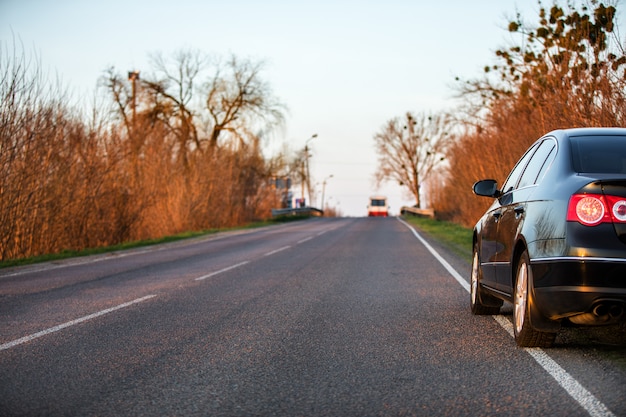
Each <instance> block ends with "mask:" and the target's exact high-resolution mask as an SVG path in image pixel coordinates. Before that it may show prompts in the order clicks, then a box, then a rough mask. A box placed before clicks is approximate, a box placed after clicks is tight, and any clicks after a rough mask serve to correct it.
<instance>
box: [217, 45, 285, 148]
mask: <svg viewBox="0 0 626 417" xmlns="http://www.w3.org/2000/svg"><path fill="white" fill-rule="evenodd" d="M262 68H263V64H262V63H253V62H251V61H248V60H240V59H238V58H237V57H235V56H232V57H231V58H230V59H229V60H228V61H227V62H226V64H225V65H218V68H217V71H216V72H215V75H214V77H213V78H212V79H211V80H210V81H209V82H208V83H207V84H206V90H207V91H206V109H207V110H208V112H209V117H210V122H211V134H210V142H209V143H210V146H211V148H214V147H215V146H216V145H217V144H218V140H219V139H220V137H221V136H222V135H223V133H224V132H230V133H231V134H232V136H233V137H235V138H236V139H238V140H240V141H241V140H244V138H245V136H246V135H250V134H251V132H252V131H253V130H252V129H257V130H264V129H266V128H267V127H275V126H277V125H279V124H281V123H282V122H283V119H284V110H285V108H284V106H283V105H282V104H281V103H280V102H279V101H278V100H277V99H276V98H275V97H274V96H273V94H272V92H271V90H270V88H269V85H268V84H267V83H265V82H264V81H263V80H262V79H261V77H260V73H261V69H262ZM252 136H255V135H252Z"/></svg>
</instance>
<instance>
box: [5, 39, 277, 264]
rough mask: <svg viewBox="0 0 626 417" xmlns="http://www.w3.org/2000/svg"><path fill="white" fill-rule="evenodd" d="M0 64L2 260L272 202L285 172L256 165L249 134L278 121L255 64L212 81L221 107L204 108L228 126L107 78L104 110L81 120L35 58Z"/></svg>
mask: <svg viewBox="0 0 626 417" xmlns="http://www.w3.org/2000/svg"><path fill="white" fill-rule="evenodd" d="M14 49H15V48H14ZM0 56H1V61H0V99H1V100H0V260H6V259H15V258H21V257H28V256H34V255H40V254H45V253H53V252H58V251H62V250H65V249H73V250H79V249H83V248H90V247H97V246H105V245H112V244H118V243H122V242H125V241H130V240H137V239H147V238H155V237H161V236H165V235H170V234H175V233H179V232H184V231H190V230H205V229H211V228H216V227H227V226H235V225H240V224H242V223H245V222H249V221H254V220H259V219H264V218H267V217H269V216H270V208H271V207H273V206H274V205H275V204H276V202H277V199H278V196H277V194H276V192H275V190H272V189H271V187H269V184H270V182H269V179H270V178H271V177H272V175H274V173H275V170H280V169H282V167H281V166H274V165H273V162H271V161H267V160H266V159H265V158H264V157H263V155H262V153H261V149H260V146H259V138H258V137H256V136H254V135H250V134H249V132H250V130H251V128H252V127H259V126H261V125H262V123H261V122H262V121H263V119H264V118H265V119H266V120H269V122H268V125H267V126H268V128H269V126H270V125H273V124H275V122H276V120H278V119H280V117H281V114H280V106H278V105H277V104H276V103H277V102H276V101H275V99H274V98H273V97H272V96H271V95H268V96H263V95H267V94H269V90H268V89H267V86H266V85H265V84H264V83H263V82H262V81H261V80H260V79H259V78H258V77H259V66H254V65H250V64H249V63H247V62H246V63H245V65H242V66H241V67H237V61H232V62H231V63H230V65H231V67H229V68H230V69H231V70H232V71H234V74H235V76H234V78H233V79H231V80H219V82H217V84H216V85H219V86H220V88H222V90H219V91H216V92H215V94H214V98H216V100H217V98H218V97H221V98H222V100H221V102H222V103H226V105H227V107H226V108H224V109H220V108H217V107H215V105H214V104H213V107H212V108H211V109H210V110H211V112H212V113H211V114H212V115H214V116H222V115H223V114H226V115H227V116H228V117H229V118H230V119H229V118H226V117H224V118H222V119H216V120H218V122H219V123H225V122H226V121H228V122H229V123H231V124H230V125H224V124H222V125H220V126H216V125H210V124H209V126H208V128H207V124H206V120H207V118H206V117H202V109H196V108H193V107H192V106H191V105H190V103H191V102H192V101H193V100H191V97H190V96H188V95H187V93H188V94H192V93H194V94H197V93H198V92H197V91H188V92H187V93H185V95H183V96H181V97H178V98H177V97H174V96H171V95H169V93H168V90H167V83H164V82H157V81H153V82H152V84H150V83H149V82H148V83H146V85H145V86H144V87H145V88H143V89H140V90H139V91H138V93H137V96H136V97H132V96H131V95H130V91H131V88H130V84H129V82H128V81H126V80H124V79H122V78H121V77H119V76H114V74H113V73H112V72H109V73H108V78H106V81H107V82H106V83H105V87H106V91H107V92H108V94H109V97H110V99H111V106H110V108H107V107H102V109H101V110H94V112H93V114H94V116H93V119H92V120H91V121H89V122H87V121H85V120H83V119H82V118H81V117H79V116H78V114H79V112H77V111H75V110H72V109H70V108H69V107H67V106H66V105H65V104H64V103H67V102H68V101H69V100H68V98H67V96H66V95H65V94H64V93H63V90H62V89H61V88H60V87H57V86H54V85H50V83H48V82H47V80H46V79H45V78H44V77H43V76H42V74H41V72H40V71H39V65H38V62H37V61H36V60H33V59H30V60H29V59H28V58H27V57H26V55H25V54H17V53H9V52H7V51H4V53H3V54H0ZM188 63H189V62H188V61H186V60H183V62H182V63H181V65H182V64H185V65H186V64H188ZM188 75H189V74H188ZM214 81H215V80H214ZM229 82H235V84H234V85H233V86H232V88H231V87H229V86H228V83H229ZM238 82H240V83H242V84H241V85H239V84H237V83H238ZM185 83H186V81H185V80H178V85H179V86H180V85H188V84H185ZM246 88H250V90H246ZM253 88H254V90H253ZM220 94H221V96H220ZM249 94H253V95H252V96H248V95H249ZM229 100H230V102H229ZM196 101H197V100H196ZM133 102H134V103H136V104H135V107H133V106H131V103H133ZM238 105H239V106H240V107H237V106H238ZM246 106H247V107H246ZM264 111H265V112H266V113H263V112H264ZM223 112H226V113H223ZM232 112H234V113H235V114H237V113H238V112H239V114H240V115H241V117H240V118H237V117H232ZM255 115H258V117H255ZM242 120H245V121H248V122H249V123H251V126H247V125H245V124H243V122H242ZM218 139H220V140H219V141H218Z"/></svg>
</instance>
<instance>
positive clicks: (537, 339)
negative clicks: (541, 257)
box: [513, 251, 556, 348]
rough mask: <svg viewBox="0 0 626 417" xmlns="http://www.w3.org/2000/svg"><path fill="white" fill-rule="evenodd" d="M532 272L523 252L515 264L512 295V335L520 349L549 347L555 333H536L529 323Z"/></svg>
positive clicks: (526, 253) (526, 255)
mask: <svg viewBox="0 0 626 417" xmlns="http://www.w3.org/2000/svg"><path fill="white" fill-rule="evenodd" d="M531 281H532V270H531V268H530V258H529V256H528V252H527V251H524V252H522V254H521V255H520V257H519V261H518V262H517V273H516V276H515V293H514V295H513V333H514V337H515V342H516V343H517V345H518V346H520V347H544V348H547V347H551V346H552V344H553V343H554V339H555V338H556V333H551V332H541V331H537V330H535V329H534V328H533V327H532V323H531V308H532V306H531V303H530V293H531Z"/></svg>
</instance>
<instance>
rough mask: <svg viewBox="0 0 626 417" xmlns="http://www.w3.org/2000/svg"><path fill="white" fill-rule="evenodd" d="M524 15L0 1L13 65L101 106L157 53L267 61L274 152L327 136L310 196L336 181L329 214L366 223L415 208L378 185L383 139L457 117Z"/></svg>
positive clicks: (463, 4) (506, 8) (510, 6)
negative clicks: (460, 100) (113, 80)
mask: <svg viewBox="0 0 626 417" xmlns="http://www.w3.org/2000/svg"><path fill="white" fill-rule="evenodd" d="M545 3H548V4H550V3H551V2H550V1H546V2H545ZM516 11H520V12H522V15H523V16H524V17H525V20H527V21H528V22H532V23H535V22H536V21H537V11H538V6H537V3H536V1H535V0H474V1H467V0H440V1H436V0H428V1H426V0H384V1H372V0H359V1H348V0H318V1H306V2H305V1H295V0H293V1H288V0H265V1H253V0H221V1H217V0H205V1H200V0H176V1H172V0H169V1H164V0H138V1H133V0H106V1H100V0H0V40H1V42H2V43H1V45H0V46H1V48H2V50H3V55H4V52H5V51H6V50H7V49H8V46H9V45H11V44H12V43H13V41H14V39H16V40H17V41H20V42H22V43H23V45H24V49H26V52H27V53H31V52H35V53H37V54H38V55H39V56H40V58H41V65H42V67H43V68H44V70H46V71H48V72H49V73H50V74H51V78H54V77H57V76H58V77H59V78H60V79H61V80H62V83H63V85H65V86H66V87H68V88H69V90H70V91H71V92H73V94H75V95H76V96H77V97H90V96H93V95H94V94H95V89H96V84H97V80H98V78H99V77H100V76H101V75H102V74H103V72H104V70H105V69H107V68H109V67H111V66H113V67H115V68H116V69H117V70H118V71H119V72H120V73H125V71H130V70H139V71H141V70H144V69H145V70H148V69H150V65H149V64H148V63H149V59H148V57H149V54H150V53H154V52H161V53H163V55H165V56H171V55H172V54H173V53H174V52H176V51H179V50H183V49H198V50H201V51H203V52H206V53H209V54H217V55H222V56H226V55H229V54H231V53H232V54H235V55H237V56H239V57H242V58H252V59H254V60H263V61H264V62H265V69H264V72H263V78H264V79H265V80H267V81H268V82H269V83H270V85H271V86H272V88H273V91H274V93H275V95H276V96H277V97H278V98H279V99H280V100H281V101H282V102H283V103H285V104H286V105H287V107H288V109H289V110H288V114H287V119H286V124H285V127H284V129H283V130H282V131H279V132H277V134H276V137H275V138H273V139H272V143H269V144H268V149H273V148H278V147H279V145H278V144H279V143H280V142H287V143H289V146H290V147H291V148H292V149H294V150H298V149H302V148H303V147H304V145H305V142H306V141H307V139H309V138H310V137H311V136H312V135H313V134H317V135H318V136H317V137H316V138H315V139H313V140H311V141H310V142H309V147H310V148H311V155H312V157H311V159H310V165H311V175H312V177H313V180H312V182H313V184H316V183H317V184H320V183H322V182H323V181H324V179H325V178H327V177H329V176H330V175H333V178H330V179H328V181H327V186H326V193H325V198H326V202H328V203H329V204H330V205H332V206H336V207H337V208H339V209H340V210H341V211H342V212H343V213H344V214H345V215H350V216H363V215H366V206H367V204H368V197H369V196H370V195H372V194H384V195H387V196H388V197H389V200H390V205H391V209H392V212H393V213H397V212H398V210H399V209H400V207H401V206H402V205H404V204H408V205H411V204H413V201H412V199H411V198H408V196H405V195H404V193H403V192H402V190H401V189H400V188H399V187H398V186H397V185H395V184H385V185H383V186H381V187H380V188H377V187H376V186H375V184H374V182H373V174H374V172H375V170H376V167H377V156H376V153H375V149H374V141H373V136H374V135H375V134H376V133H377V132H378V131H380V129H381V128H382V126H383V125H384V124H385V123H386V122H387V121H388V120H390V119H392V118H394V117H400V116H403V115H404V114H405V113H406V112H407V111H412V112H429V111H439V110H442V109H450V108H453V107H454V103H453V94H454V90H453V89H452V85H453V84H454V79H455V77H456V76H460V77H461V78H464V79H468V78H476V77H479V76H481V74H482V68H483V67H484V66H485V65H487V64H492V63H493V62H494V51H495V50H496V49H497V48H499V47H502V46H504V45H507V44H508V43H509V40H510V36H509V34H508V32H507V31H506V30H505V28H506V26H507V22H508V20H507V19H508V18H511V17H513V16H514V15H515V13H516ZM0 59H5V56H2V58H0ZM294 191H295V193H296V195H299V191H298V189H296V190H294ZM317 191H318V193H317V199H316V200H317V201H314V202H313V203H314V204H313V205H317V206H319V200H320V198H321V185H318V186H317Z"/></svg>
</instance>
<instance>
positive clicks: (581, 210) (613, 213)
mask: <svg viewBox="0 0 626 417" xmlns="http://www.w3.org/2000/svg"><path fill="white" fill-rule="evenodd" d="M567 221H570V222H579V223H581V224H584V225H586V226H595V225H598V224H600V223H612V222H614V223H626V199H625V198H623V197H616V196H611V195H608V196H604V195H602V194H574V195H573V196H572V197H571V198H570V200H569V206H568V207H567Z"/></svg>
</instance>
